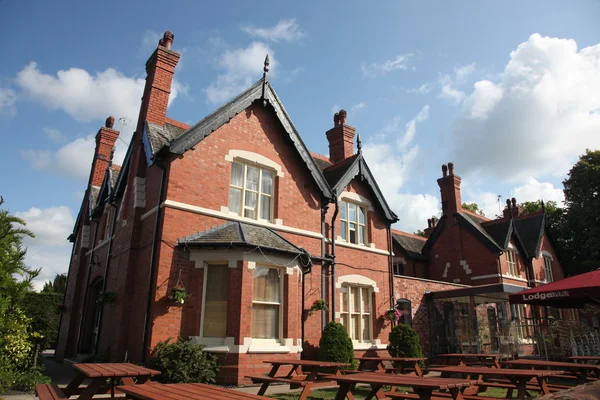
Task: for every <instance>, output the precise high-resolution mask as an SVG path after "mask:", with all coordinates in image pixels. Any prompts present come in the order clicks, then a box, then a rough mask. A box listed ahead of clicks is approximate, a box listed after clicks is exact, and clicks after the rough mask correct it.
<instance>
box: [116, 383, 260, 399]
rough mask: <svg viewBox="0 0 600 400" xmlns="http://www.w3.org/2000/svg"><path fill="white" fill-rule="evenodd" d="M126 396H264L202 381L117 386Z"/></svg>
mask: <svg viewBox="0 0 600 400" xmlns="http://www.w3.org/2000/svg"><path fill="white" fill-rule="evenodd" d="M117 390H119V391H121V392H123V393H125V394H126V395H127V397H128V398H132V399H139V400H165V399H170V400H188V399H189V400H217V399H218V400H221V399H230V400H259V399H267V397H264V396H257V395H255V394H250V393H244V392H239V391H236V390H231V389H225V388H221V387H218V386H213V385H206V384H204V383H173V384H166V385H161V384H156V385H126V386H117Z"/></svg>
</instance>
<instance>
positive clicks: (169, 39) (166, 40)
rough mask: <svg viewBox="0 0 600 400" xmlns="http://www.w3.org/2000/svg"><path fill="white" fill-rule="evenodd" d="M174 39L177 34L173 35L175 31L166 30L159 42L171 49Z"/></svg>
mask: <svg viewBox="0 0 600 400" xmlns="http://www.w3.org/2000/svg"><path fill="white" fill-rule="evenodd" d="M173 39H175V35H173V32H171V31H166V32H165V33H164V35H163V37H162V39H161V40H159V42H158V44H159V45H161V46H164V47H166V48H167V49H169V50H171V45H172V44H173Z"/></svg>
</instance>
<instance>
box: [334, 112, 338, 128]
mask: <svg viewBox="0 0 600 400" xmlns="http://www.w3.org/2000/svg"><path fill="white" fill-rule="evenodd" d="M339 124H340V113H335V114H333V126H338V125H339Z"/></svg>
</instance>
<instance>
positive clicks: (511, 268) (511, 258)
mask: <svg viewBox="0 0 600 400" xmlns="http://www.w3.org/2000/svg"><path fill="white" fill-rule="evenodd" d="M506 262H507V263H508V273H509V275H512V276H519V269H518V267H517V252H515V251H514V250H508V251H507V252H506Z"/></svg>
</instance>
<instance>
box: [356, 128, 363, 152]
mask: <svg viewBox="0 0 600 400" xmlns="http://www.w3.org/2000/svg"><path fill="white" fill-rule="evenodd" d="M356 150H358V154H360V153H361V152H362V142H361V140H360V133H359V134H358V135H356Z"/></svg>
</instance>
